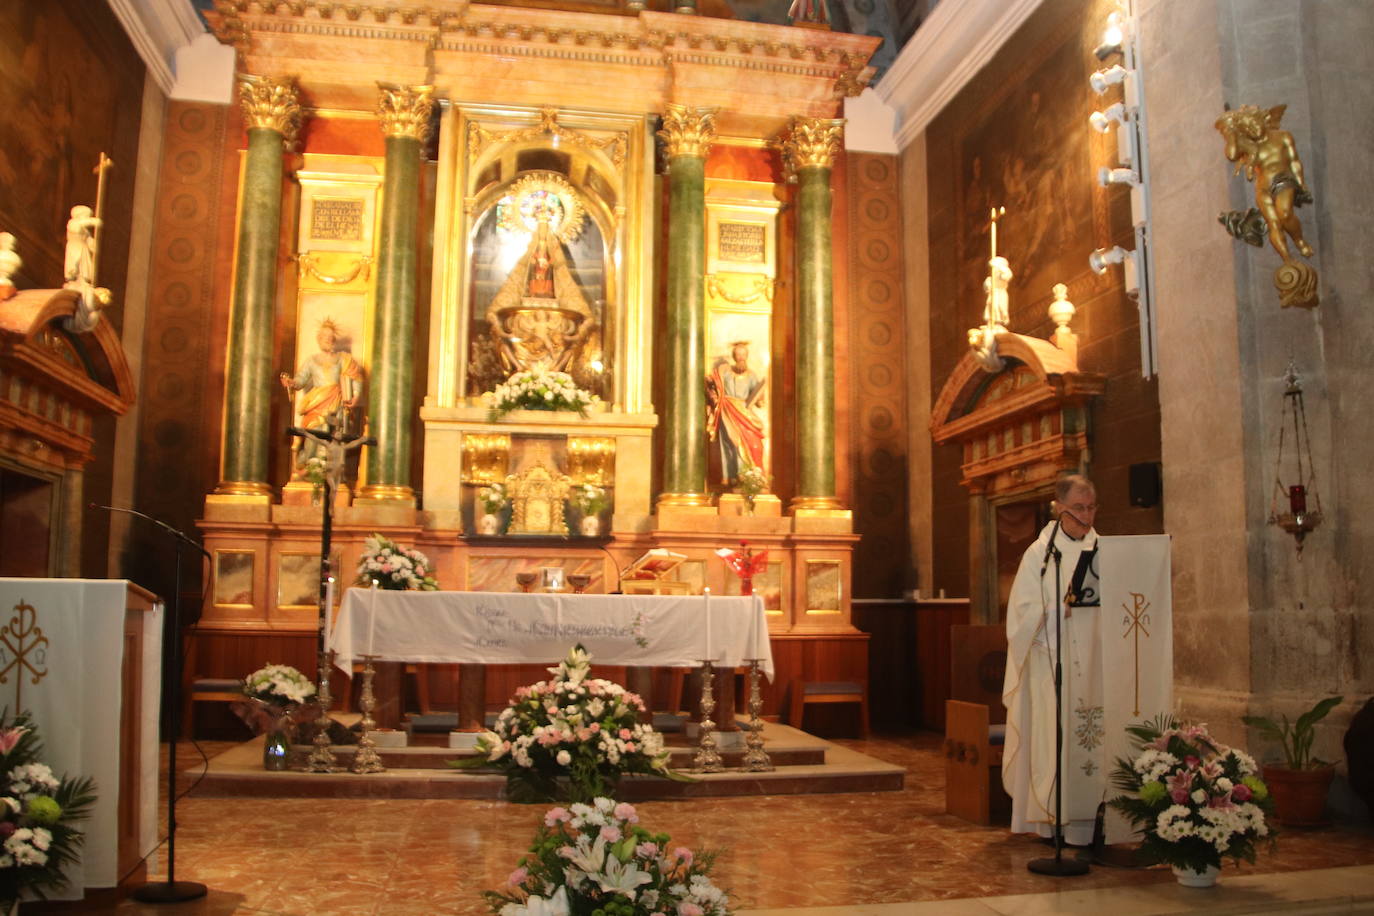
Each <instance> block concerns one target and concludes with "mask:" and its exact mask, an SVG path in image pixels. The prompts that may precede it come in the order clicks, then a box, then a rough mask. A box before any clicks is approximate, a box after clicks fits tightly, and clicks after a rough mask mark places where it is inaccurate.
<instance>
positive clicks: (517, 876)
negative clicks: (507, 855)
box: [506, 865, 530, 887]
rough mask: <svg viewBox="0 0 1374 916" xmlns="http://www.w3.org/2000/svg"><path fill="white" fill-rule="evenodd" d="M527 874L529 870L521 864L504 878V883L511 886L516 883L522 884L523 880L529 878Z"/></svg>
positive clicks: (514, 885)
mask: <svg viewBox="0 0 1374 916" xmlns="http://www.w3.org/2000/svg"><path fill="white" fill-rule="evenodd" d="M529 876H530V870H529V869H528V868H526V867H525V866H523V865H521V866H520V867H519V868H517V869H516V870H515V871H513V872H511V873H510V877H509V878H507V879H506V883H507V884H509V885H510V886H511V887H516V886H517V885H521V884H524V883H525V880H526V879H527V878H529Z"/></svg>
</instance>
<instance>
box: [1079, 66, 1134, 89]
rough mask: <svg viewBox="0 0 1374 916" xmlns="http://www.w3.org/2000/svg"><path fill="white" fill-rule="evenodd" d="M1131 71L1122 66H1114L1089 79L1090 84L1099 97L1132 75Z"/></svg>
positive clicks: (1099, 71) (1094, 74)
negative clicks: (1109, 87)
mask: <svg viewBox="0 0 1374 916" xmlns="http://www.w3.org/2000/svg"><path fill="white" fill-rule="evenodd" d="M1130 72H1131V71H1129V70H1127V69H1126V68H1125V67H1123V66H1121V65H1120V64H1112V65H1111V66H1110V67H1108V68H1107V69H1105V70H1098V71H1097V72H1095V73H1093V75H1092V76H1090V77H1088V84H1089V85H1090V86H1092V87H1093V92H1096V93H1097V94H1098V95H1101V94H1102V93H1104V92H1106V91H1107V87H1108V86H1115V85H1116V84H1117V83H1119V82H1121V81H1122V80H1124V79H1126V77H1127V76H1129V75H1130Z"/></svg>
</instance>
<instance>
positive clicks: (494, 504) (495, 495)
mask: <svg viewBox="0 0 1374 916" xmlns="http://www.w3.org/2000/svg"><path fill="white" fill-rule="evenodd" d="M477 502H478V504H479V505H480V506H481V507H482V512H483V513H484V514H486V515H496V514H497V513H499V512H500V511H501V510H502V509H504V508H506V506H507V504H509V503H510V496H509V494H507V493H506V485H505V484H503V483H494V484H492V485H491V486H487V487H482V488H481V489H479V490H478V491H477Z"/></svg>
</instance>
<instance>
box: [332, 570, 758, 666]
mask: <svg viewBox="0 0 1374 916" xmlns="http://www.w3.org/2000/svg"><path fill="white" fill-rule="evenodd" d="M708 606H709V620H708V616H707V613H708V610H707V609H708ZM708 639H709V642H710V648H709V654H710V656H711V657H712V659H713V660H714V662H715V663H716V665H717V666H718V667H724V668H733V667H737V666H740V665H743V664H745V663H746V660H747V659H751V658H759V659H760V660H761V661H762V666H761V667H762V669H763V673H764V674H765V675H767V677H768V679H769V680H772V679H773V651H772V647H771V646H770V645H769V641H768V620H767V618H766V616H765V612H764V609H763V599H762V598H760V597H759V596H757V595H752V596H748V597H718V596H715V595H712V596H710V599H709V601H708V599H707V598H706V597H705V596H701V595H691V596H689V595H570V594H546V593H531V594H523V593H518V592H517V593H509V592H413V591H404V592H403V591H388V590H385V589H379V590H377V591H375V592H374V591H373V590H371V589H362V588H351V589H349V590H348V591H347V592H346V593H345V594H344V600H343V604H342V606H341V607H340V608H339V616H338V620H337V621H336V623H335V625H334V627H333V629H332V630H331V633H330V640H329V645H330V648H332V649H334V650H335V652H336V653H337V654H336V655H335V657H334V663H335V664H336V665H338V666H339V667H340V668H342V669H343V670H345V671H351V670H352V669H353V660H354V659H355V658H356V657H358V656H360V655H364V654H367V655H375V656H377V657H378V658H379V659H381V660H382V661H392V662H429V663H437V664H445V663H447V664H485V665H519V664H529V663H531V662H558V661H561V660H562V659H563V658H564V657H565V656H566V655H567V654H568V650H569V649H570V648H572V646H573V645H574V644H576V643H581V644H582V647H583V648H584V649H586V650H587V652H588V653H589V654H590V655H591V657H592V662H593V664H595V663H598V662H599V663H601V664H603V665H643V666H650V667H651V666H655V665H661V666H664V667H673V668H678V667H680V668H690V667H695V666H697V665H698V664H700V663H701V660H702V659H703V658H705V657H706V656H707V654H708V648H707V641H708ZM369 647H370V651H369Z"/></svg>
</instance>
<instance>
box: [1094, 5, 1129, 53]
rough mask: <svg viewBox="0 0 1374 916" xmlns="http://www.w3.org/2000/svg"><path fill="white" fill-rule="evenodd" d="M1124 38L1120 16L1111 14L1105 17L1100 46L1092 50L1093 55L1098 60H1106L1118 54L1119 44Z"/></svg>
mask: <svg viewBox="0 0 1374 916" xmlns="http://www.w3.org/2000/svg"><path fill="white" fill-rule="evenodd" d="M1125 37H1126V36H1125V30H1124V29H1123V28H1122V26H1121V14H1120V13H1112V14H1111V15H1110V16H1108V17H1107V28H1106V29H1105V30H1104V31H1103V32H1102V44H1100V45H1098V46H1097V48H1096V49H1094V50H1093V54H1095V55H1096V56H1097V59H1098V60H1106V59H1107V58H1109V57H1111V56H1112V55H1113V54H1120V53H1121V43H1122V41H1124V40H1125Z"/></svg>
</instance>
